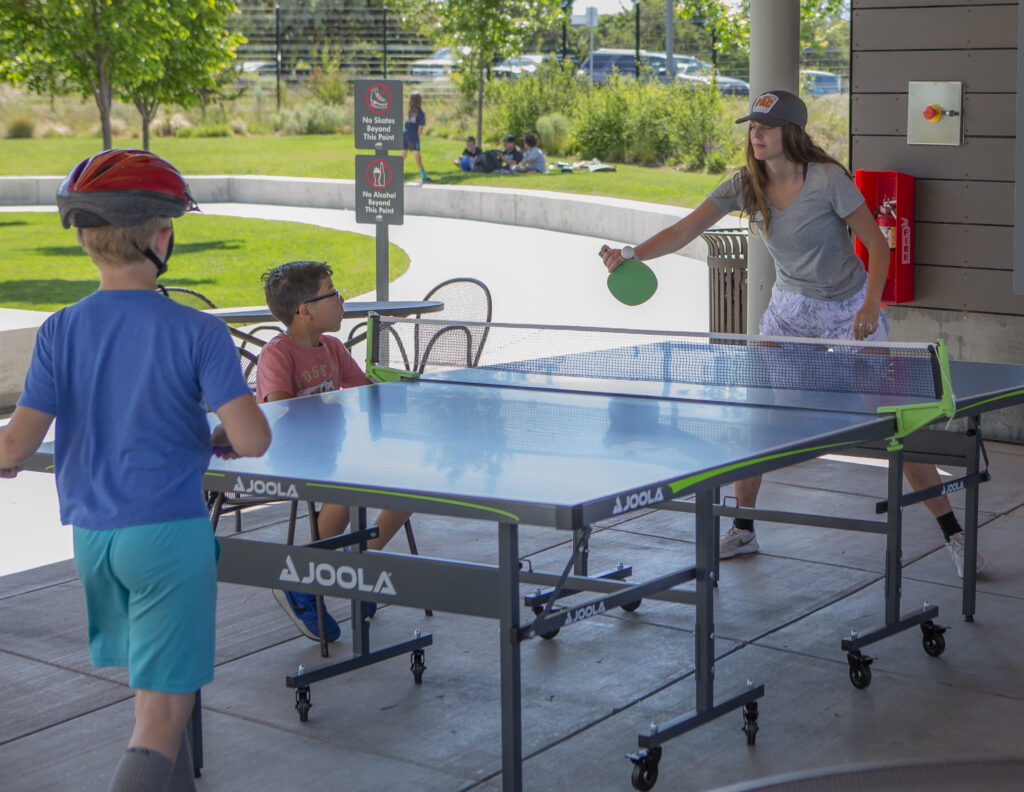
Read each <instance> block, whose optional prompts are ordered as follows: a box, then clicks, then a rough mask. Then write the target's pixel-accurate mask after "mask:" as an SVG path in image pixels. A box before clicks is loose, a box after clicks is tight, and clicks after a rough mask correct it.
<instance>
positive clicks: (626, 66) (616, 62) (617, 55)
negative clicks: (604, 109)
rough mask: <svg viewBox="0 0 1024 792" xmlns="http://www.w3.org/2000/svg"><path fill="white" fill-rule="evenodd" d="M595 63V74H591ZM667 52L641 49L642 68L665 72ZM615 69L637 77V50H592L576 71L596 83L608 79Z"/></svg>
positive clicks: (656, 73)
mask: <svg viewBox="0 0 1024 792" xmlns="http://www.w3.org/2000/svg"><path fill="white" fill-rule="evenodd" d="M591 65H593V74H591ZM664 66H665V54H664V53H660V54H659V53H656V52H648V51H647V50H640V68H641V69H643V68H647V69H650V72H651V73H652V74H654V75H655V76H657V75H658V73H659V71H660V72H661V73H662V74H663V73H664ZM613 71H617V72H618V73H619V74H622V75H626V76H628V77H636V50H631V49H606V50H594V51H593V52H591V53H590V54H589V55H588V56H587V58H586V60H584V61H583V65H582V66H580V68H579V70H578V71H577V72H576V73H577V74H578V75H580V76H581V77H590V78H592V79H593V81H594V82H596V83H603V82H606V81H607V80H608V78H609V77H610V76H611V74H612V72H613Z"/></svg>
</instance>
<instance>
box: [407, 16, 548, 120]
mask: <svg viewBox="0 0 1024 792" xmlns="http://www.w3.org/2000/svg"><path fill="white" fill-rule="evenodd" d="M396 6H398V7H399V8H401V9H402V10H403V11H404V12H405V13H406V15H410V14H415V15H418V16H419V21H420V23H421V24H430V23H431V22H434V23H436V26H437V29H438V30H439V32H440V34H441V37H442V38H443V39H444V40H445V41H446V42H448V43H450V44H451V45H453V46H454V47H455V48H456V51H457V52H459V65H460V68H461V69H462V73H463V78H462V81H461V87H462V89H463V91H465V92H467V93H468V92H470V91H472V90H473V89H474V88H475V89H476V95H477V120H476V138H477V140H482V139H483V102H484V78H485V76H486V73H487V70H488V69H490V68H491V66H493V65H494V64H495V62H497V61H499V60H501V59H503V58H507V57H509V56H510V55H518V54H520V53H521V52H523V47H524V46H525V44H526V42H528V41H529V40H530V39H531V37H532V36H533V35H534V33H535V32H536V30H537V29H538V28H541V27H548V26H550V25H552V24H556V23H559V24H560V23H561V21H562V19H563V18H564V16H565V14H566V13H567V11H566V10H565V9H564V8H563V7H562V0H448V2H445V3H443V4H442V3H437V2H434V0H404V2H396Z"/></svg>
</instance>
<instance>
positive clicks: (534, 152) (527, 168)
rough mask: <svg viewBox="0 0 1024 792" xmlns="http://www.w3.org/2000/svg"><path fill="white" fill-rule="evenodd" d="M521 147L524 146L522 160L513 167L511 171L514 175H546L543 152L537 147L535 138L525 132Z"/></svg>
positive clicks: (530, 133) (546, 167)
mask: <svg viewBox="0 0 1024 792" xmlns="http://www.w3.org/2000/svg"><path fill="white" fill-rule="evenodd" d="M523 145H524V146H526V151H524V152H523V159H522V161H521V162H518V163H516V164H515V165H513V166H512V170H514V171H515V172H516V173H547V169H548V166H547V162H545V160H544V152H543V151H541V150H540V147H539V146H538V145H537V136H536V135H535V134H533V132H527V133H526V134H525V135H523Z"/></svg>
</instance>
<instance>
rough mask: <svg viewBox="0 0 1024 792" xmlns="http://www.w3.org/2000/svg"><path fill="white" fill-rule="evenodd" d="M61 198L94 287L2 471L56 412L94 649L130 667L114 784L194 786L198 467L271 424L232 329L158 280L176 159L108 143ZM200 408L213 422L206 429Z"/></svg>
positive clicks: (209, 665) (9, 442)
mask: <svg viewBox="0 0 1024 792" xmlns="http://www.w3.org/2000/svg"><path fill="white" fill-rule="evenodd" d="M57 208H58V210H59V212H60V220H61V223H62V224H63V225H64V227H65V228H70V227H71V226H74V227H75V228H77V230H78V242H79V244H81V246H82V247H83V248H84V249H85V252H86V253H88V254H89V257H90V258H91V259H92V261H93V264H95V265H96V269H97V270H99V288H98V289H97V290H96V291H95V292H94V293H93V294H90V295H89V296H88V297H85V298H83V299H82V300H79V301H78V302H77V303H75V304H74V305H70V306H68V307H67V308H63V309H61V310H60V311H57V313H55V314H53V315H52V316H50V317H49V318H48V319H47V320H46V321H45V322H43V324H42V326H41V327H40V328H39V333H38V335H37V336H36V345H35V351H34V352H33V354H32V362H31V364H30V366H29V371H28V375H27V376H26V378H25V388H24V391H23V392H22V394H21V397H20V398H19V399H18V406H17V407H16V408H15V410H14V415H13V416H12V417H11V421H10V423H9V424H8V425H7V426H6V427H3V428H0V477H4V478H7V477H11V476H13V475H16V474H17V472H18V469H19V466H20V465H23V464H24V462H25V461H26V460H27V459H28V457H30V456H31V455H32V454H33V453H34V452H35V450H36V449H37V448H38V447H39V444H40V443H41V442H42V440H43V438H44V436H45V435H46V433H47V431H48V430H49V427H50V424H51V423H53V421H54V420H55V419H56V423H57V425H56V443H55V446H54V457H53V458H54V472H55V474H56V481H57V495H58V498H59V500H60V510H61V522H63V523H65V524H70V525H72V526H74V547H75V569H76V570H77V572H78V577H79V579H80V580H81V581H82V587H83V588H84V590H85V608H86V613H87V615H88V621H89V659H90V661H91V662H92V664H93V665H94V666H97V667H106V666H127V667H128V683H129V684H130V685H131V687H132V688H133V689H134V691H135V728H134V730H133V731H132V736H131V740H130V741H129V743H128V748H127V750H126V751H125V753H124V754H123V756H122V757H121V761H120V763H119V764H118V766H117V768H116V769H115V770H114V773H113V778H112V779H111V782H110V789H111V792H128V791H129V790H139V789H153V790H157V789H160V790H171V792H194V790H195V784H194V778H193V769H192V757H191V755H190V740H189V738H188V737H187V735H186V729H185V725H186V723H187V722H188V719H189V716H190V715H191V713H192V707H193V703H194V701H195V694H196V691H197V690H199V688H201V687H202V686H203V685H205V684H207V683H209V682H210V681H212V680H213V661H214V631H215V621H216V619H215V616H216V611H217V556H218V548H217V541H216V539H215V538H214V535H213V528H212V526H211V525H210V515H209V513H208V512H207V510H206V502H205V500H204V498H203V489H202V480H203V472H204V471H205V470H206V467H207V465H209V462H210V453H211V450H213V451H216V452H217V454H218V456H224V457H229V458H235V457H237V456H260V455H261V454H263V452H264V451H265V450H266V449H267V446H268V445H269V444H270V429H269V427H268V426H267V421H266V419H265V418H264V417H263V413H262V412H260V410H259V408H258V407H257V406H256V402H255V401H254V400H253V398H252V394H251V393H250V392H249V387H248V385H246V382H245V379H244V378H243V377H242V371H241V368H240V367H239V365H238V352H237V350H236V349H235V345H234V344H233V343H232V341H231V336H230V335H229V334H228V329H227V325H225V324H224V323H223V322H221V320H220V319H217V318H216V317H213V316H208V315H206V314H204V313H202V312H200V311H196V310H194V309H192V308H188V307H186V306H184V305H180V304H179V303H176V302H174V301H173V300H168V299H167V298H166V297H165V296H163V295H162V294H161V293H160V292H158V291H156V279H157V277H158V276H159V275H161V274H163V273H164V272H165V271H166V269H167V259H168V258H169V257H170V255H171V240H172V238H173V236H174V230H173V228H172V225H171V218H172V217H180V216H181V215H183V214H184V213H185V212H187V211H191V210H193V209H196V208H197V207H196V205H195V201H193V200H192V196H191V195H190V194H189V191H188V187H187V185H186V184H185V182H184V180H183V179H182V178H181V175H180V174H179V173H178V171H177V170H175V169H174V167H173V166H172V165H171V164H170V163H168V162H166V161H165V160H162V159H160V158H159V157H155V156H153V155H152V154H150V153H149V152H148V151H130V150H112V151H104V152H101V153H100V154H97V155H96V156H94V157H90V158H89V159H87V160H84V161H83V162H81V163H80V164H79V165H78V166H77V167H75V168H74V169H73V170H72V171H71V173H70V174H69V175H68V177H67V178H66V179H64V181H63V182H62V183H61V185H60V187H59V188H58V190H57ZM206 405H209V406H210V407H212V408H213V410H214V411H215V412H216V414H217V417H218V418H220V420H221V424H220V426H218V427H217V429H216V430H215V431H214V432H213V433H212V434H211V432H210V426H209V423H208V422H207V414H206ZM67 747H68V746H63V747H62V748H61V749H59V750H64V749H66V748H67ZM76 786H77V785H76Z"/></svg>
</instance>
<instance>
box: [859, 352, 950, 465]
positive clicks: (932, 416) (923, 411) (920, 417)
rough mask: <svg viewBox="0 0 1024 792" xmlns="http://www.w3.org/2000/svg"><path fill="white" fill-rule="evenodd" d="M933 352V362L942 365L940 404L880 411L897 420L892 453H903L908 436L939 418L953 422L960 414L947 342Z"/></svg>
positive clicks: (892, 438) (899, 406) (932, 403)
mask: <svg viewBox="0 0 1024 792" xmlns="http://www.w3.org/2000/svg"><path fill="white" fill-rule="evenodd" d="M933 349H934V356H933V358H932V362H933V364H935V365H937V366H938V381H939V383H940V384H941V392H940V393H939V399H938V401H934V402H926V403H924V404H903V405H893V406H889V407H879V408H878V412H879V413H892V414H893V415H894V416H895V418H896V433H895V434H894V435H893V436H892V437H890V438H889V443H890V445H889V450H890V451H894V450H899V448H901V447H902V443H900V442H899V441H900V440H902V439H903V438H904V437H906V436H907V435H909V434H912V433H913V432H916V431H917V430H918V429H921V428H923V427H925V426H927V425H928V424H930V423H932V422H934V421H937V420H938V419H939V418H942V417H945V418H950V419H951V418H953V417H954V416H955V415H956V404H955V401H954V396H953V385H952V379H950V376H949V350H948V349H947V348H946V342H945V340H944V339H942V338H940V339H939V340H938V341H936V343H935V346H934V347H933Z"/></svg>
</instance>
